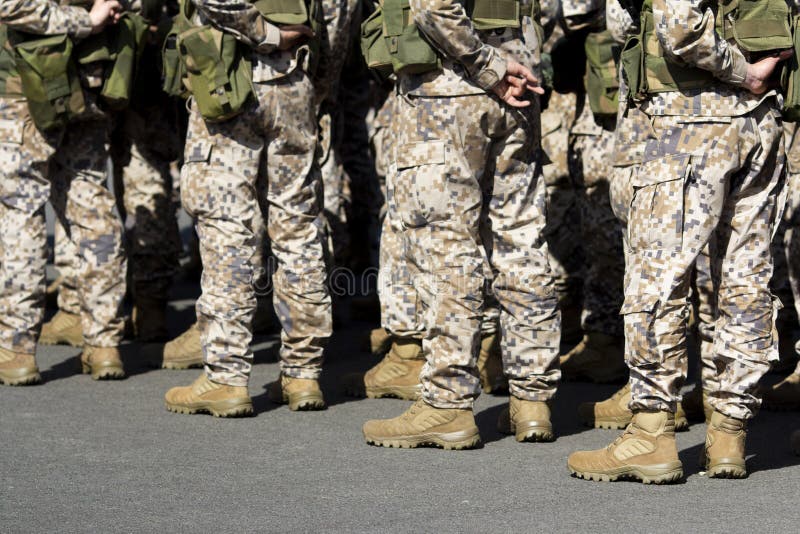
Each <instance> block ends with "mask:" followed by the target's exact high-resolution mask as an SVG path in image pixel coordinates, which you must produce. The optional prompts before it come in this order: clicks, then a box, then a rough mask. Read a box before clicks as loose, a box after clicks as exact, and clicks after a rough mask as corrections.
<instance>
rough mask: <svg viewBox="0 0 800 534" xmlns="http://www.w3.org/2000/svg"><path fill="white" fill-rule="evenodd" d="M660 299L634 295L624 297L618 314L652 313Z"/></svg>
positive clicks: (651, 296)
mask: <svg viewBox="0 0 800 534" xmlns="http://www.w3.org/2000/svg"><path fill="white" fill-rule="evenodd" d="M660 300H661V299H660V298H659V296H658V295H635V296H630V297H625V301H624V302H623V303H622V308H621V309H620V311H619V313H620V314H621V315H628V314H629V313H643V312H644V313H653V312H654V311H655V309H656V306H658V303H659V301H660Z"/></svg>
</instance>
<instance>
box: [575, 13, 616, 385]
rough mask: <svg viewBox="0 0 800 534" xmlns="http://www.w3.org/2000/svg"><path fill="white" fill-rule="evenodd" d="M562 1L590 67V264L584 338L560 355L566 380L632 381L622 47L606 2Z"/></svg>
mask: <svg viewBox="0 0 800 534" xmlns="http://www.w3.org/2000/svg"><path fill="white" fill-rule="evenodd" d="M562 3H563V12H564V13H563V21H564V24H565V26H566V29H567V30H568V31H569V32H570V33H571V34H575V33H577V34H578V35H581V36H583V39H582V44H583V47H584V50H585V52H586V58H587V62H586V63H587V64H586V74H585V76H584V79H583V80H582V81H583V83H580V82H578V83H577V84H576V85H577V86H578V91H577V101H578V105H577V112H576V119H575V122H574V123H573V124H572V127H571V128H570V137H569V150H568V155H569V157H568V161H569V167H570V172H569V175H570V178H571V181H572V186H573V188H574V191H575V193H574V196H575V199H576V202H577V205H578V206H579V208H580V234H581V239H580V242H581V243H582V245H583V251H584V256H585V262H586V265H585V271H584V276H583V314H582V320H581V326H582V330H583V332H584V336H583V339H582V340H581V342H580V343H579V344H578V345H577V346H576V347H575V348H574V349H572V350H571V351H570V352H569V353H567V354H565V355H564V356H562V357H561V362H560V365H561V372H562V375H563V376H564V378H571V379H589V380H591V381H594V382H618V381H621V380H624V379H626V378H627V376H628V369H627V367H626V366H625V362H624V358H623V344H624V343H623V339H622V320H621V318H620V315H619V310H620V308H621V306H622V295H623V291H622V281H623V277H624V272H625V260H624V252H623V249H622V229H621V225H620V222H619V220H618V219H617V218H616V217H615V216H614V213H613V211H612V210H611V201H610V198H609V193H610V186H609V182H610V177H611V174H612V167H611V158H609V154H611V153H612V152H613V150H612V147H613V142H614V130H615V129H616V112H617V97H616V91H615V90H616V88H617V87H618V82H617V76H616V72H617V69H616V64H617V61H618V56H619V49H620V47H619V46H618V45H617V44H616V43H614V41H613V39H612V38H611V35H610V34H609V33H608V32H607V31H606V30H605V3H604V2H585V1H581V2H574V1H572V0H565V1H564V2H562Z"/></svg>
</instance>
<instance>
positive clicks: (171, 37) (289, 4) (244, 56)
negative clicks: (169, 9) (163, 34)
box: [163, 0, 324, 122]
mask: <svg viewBox="0 0 800 534" xmlns="http://www.w3.org/2000/svg"><path fill="white" fill-rule="evenodd" d="M180 4H181V12H180V14H179V15H178V16H177V17H176V18H175V20H174V22H173V27H172V29H171V30H170V32H169V33H168V35H167V38H166V40H165V42H164V48H163V68H164V73H163V74H164V84H163V88H164V91H165V92H166V93H167V94H170V95H173V96H183V97H188V96H189V95H190V94H191V96H192V97H193V98H194V102H195V106H196V108H197V110H198V111H199V112H200V114H201V115H202V116H203V118H204V119H206V120H207V121H209V122H219V121H224V120H228V119H230V118H232V117H235V116H236V115H238V114H239V113H241V112H242V110H243V109H244V106H245V104H246V103H247V101H248V100H249V99H250V98H251V97H252V96H253V92H254V90H253V66H252V61H251V59H250V56H251V53H250V52H251V51H250V50H249V49H248V47H247V46H246V45H244V44H243V43H241V42H240V41H238V40H237V39H236V37H234V36H233V34H230V33H227V32H224V31H220V30H218V29H216V28H214V27H212V26H210V25H197V24H195V23H194V22H193V21H194V19H195V14H196V12H195V9H194V5H193V4H192V2H191V0H181V2H180ZM253 5H254V7H255V8H256V9H257V10H258V11H259V12H260V13H261V16H262V17H264V19H266V20H267V21H268V22H270V23H272V24H275V25H278V26H280V25H284V24H306V25H308V26H310V27H311V29H312V30H313V31H314V34H315V36H319V35H320V34H321V31H322V29H323V24H324V20H323V18H322V7H321V4H320V2H319V0H256V1H254V2H253ZM308 45H309V48H310V53H311V58H310V60H309V64H310V70H313V69H314V68H315V66H316V61H317V57H318V49H319V40H318V38H316V37H315V38H314V39H311V40H310V41H309V42H308Z"/></svg>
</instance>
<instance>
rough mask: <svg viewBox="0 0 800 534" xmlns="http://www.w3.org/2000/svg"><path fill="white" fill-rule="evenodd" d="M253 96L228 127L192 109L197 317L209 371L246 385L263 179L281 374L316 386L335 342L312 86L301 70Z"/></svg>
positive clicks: (189, 163)
mask: <svg viewBox="0 0 800 534" xmlns="http://www.w3.org/2000/svg"><path fill="white" fill-rule="evenodd" d="M255 90H256V97H257V101H255V102H251V103H250V104H249V105H248V107H247V109H246V110H245V112H244V113H242V114H241V115H239V116H237V117H235V118H233V119H231V120H228V121H225V122H222V123H215V124H211V123H209V124H206V123H205V122H204V121H203V119H202V117H201V116H200V115H199V114H198V113H197V112H196V111H194V110H193V111H192V113H191V116H190V120H189V131H188V134H187V140H186V152H185V164H184V167H183V170H182V174H181V198H182V200H183V205H184V207H185V208H186V210H187V211H188V212H189V213H190V214H191V215H192V216H193V217H195V218H196V220H197V233H198V235H199V238H200V254H201V257H202V260H203V266H204V269H203V275H202V279H201V286H202V289H203V293H202V295H201V296H200V299H199V300H198V301H197V318H198V324H199V327H200V338H201V341H202V345H203V357H204V360H205V364H206V372H207V373H208V375H209V377H210V378H211V380H213V381H214V382H219V383H223V384H228V385H232V386H242V385H246V384H247V380H248V376H249V372H250V367H251V364H252V358H253V354H252V352H251V350H250V341H251V339H252V330H251V324H252V318H253V314H254V312H255V308H256V297H255V290H254V287H253V280H254V276H255V273H256V269H257V268H258V267H260V265H254V255H255V254H256V247H257V244H258V242H259V239H258V238H257V235H256V231H255V228H257V224H258V223H257V222H255V221H256V220H257V219H258V218H260V217H261V211H260V209H259V201H258V198H257V192H258V191H260V190H261V189H260V188H258V187H257V183H258V181H259V178H262V179H265V181H266V204H267V205H268V206H269V208H268V210H267V211H268V213H267V217H268V220H267V232H268V235H269V238H270V246H271V251H272V254H273V255H274V256H275V257H276V259H277V271H276V272H275V273H274V275H273V301H274V306H275V311H276V314H277V316H278V319H279V320H280V323H281V326H282V329H283V331H282V334H281V341H282V346H281V372H282V373H283V374H285V375H286V376H290V377H295V378H309V379H316V378H318V377H319V374H320V372H321V367H322V352H323V348H324V345H325V342H326V340H327V338H328V337H329V336H330V334H331V307H330V297H329V295H328V291H327V288H326V285H325V283H326V271H325V262H324V259H323V248H322V247H323V226H322V221H321V218H320V216H321V214H320V209H321V206H320V195H321V193H322V192H321V190H320V186H321V184H320V177H319V170H318V169H317V168H316V167H315V164H314V151H315V147H316V135H315V134H316V117H315V116H314V110H313V107H312V106H310V105H309V103H310V102H311V100H312V97H313V92H312V91H313V89H312V86H311V81H310V79H309V78H308V76H306V75H305V73H304V72H303V71H302V70H299V69H298V70H297V71H295V73H294V74H292V75H291V76H290V77H289V78H283V79H281V80H280V81H275V82H272V83H260V84H255ZM263 169H265V171H264V170H263ZM262 172H265V173H266V174H265V175H263V174H261V173H262Z"/></svg>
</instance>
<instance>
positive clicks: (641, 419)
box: [634, 412, 669, 434]
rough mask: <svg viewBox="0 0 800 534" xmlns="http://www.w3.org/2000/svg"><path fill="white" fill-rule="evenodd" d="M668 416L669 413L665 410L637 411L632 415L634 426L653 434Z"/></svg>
mask: <svg viewBox="0 0 800 534" xmlns="http://www.w3.org/2000/svg"><path fill="white" fill-rule="evenodd" d="M668 418H669V414H668V413H667V412H637V413H636V414H635V415H634V422H635V423H636V426H638V427H639V428H641V429H642V430H644V431H645V432H649V433H650V434H655V433H656V432H658V431H659V430H660V429H661V428H662V425H663V424H664V423H665V422H666V421H667V419H668Z"/></svg>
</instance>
